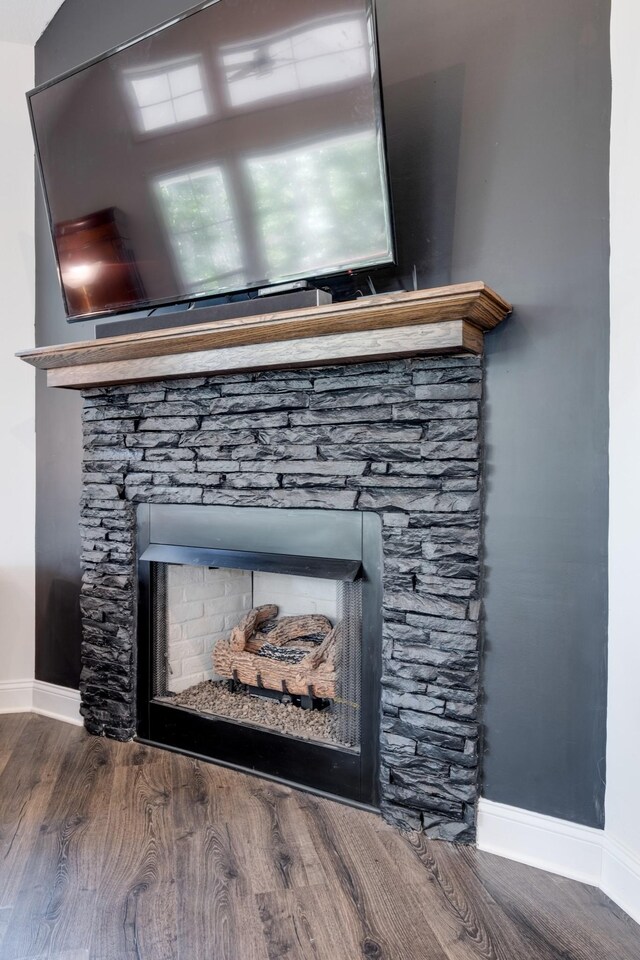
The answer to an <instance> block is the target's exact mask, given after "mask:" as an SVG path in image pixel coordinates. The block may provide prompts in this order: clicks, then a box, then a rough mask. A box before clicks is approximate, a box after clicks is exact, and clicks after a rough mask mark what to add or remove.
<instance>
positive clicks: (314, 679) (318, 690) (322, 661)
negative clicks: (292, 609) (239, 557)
mask: <svg viewBox="0 0 640 960" xmlns="http://www.w3.org/2000/svg"><path fill="white" fill-rule="evenodd" d="M338 632H339V628H338V626H337V625H336V626H332V625H331V621H330V620H328V619H327V617H324V616H321V615H319V614H310V615H308V616H300V617H280V618H279V619H278V607H277V606H276V605H275V604H265V605H264V606H261V607H254V608H253V610H250V611H249V613H247V615H246V616H245V617H243V618H242V620H241V621H240V623H238V625H237V626H236V627H234V628H233V630H232V631H231V635H230V637H229V639H228V640H219V641H218V642H217V643H216V645H215V647H214V650H213V667H214V670H215V671H216V673H217V674H218V676H220V677H224V678H225V679H228V680H229V681H231V682H232V683H234V684H243V685H246V686H248V687H255V688H259V689H264V690H272V691H274V692H277V693H281V694H285V695H286V694H288V695H290V696H295V697H298V696H299V697H304V698H310V699H311V700H312V701H318V700H335V698H336V647H337V641H338Z"/></svg>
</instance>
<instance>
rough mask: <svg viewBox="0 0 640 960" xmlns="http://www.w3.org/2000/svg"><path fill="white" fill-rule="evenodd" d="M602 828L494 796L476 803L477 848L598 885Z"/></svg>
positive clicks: (600, 871) (600, 866) (600, 872)
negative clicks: (517, 804)
mask: <svg viewBox="0 0 640 960" xmlns="http://www.w3.org/2000/svg"><path fill="white" fill-rule="evenodd" d="M603 838H604V832H603V831H602V830H596V829H595V828H594V827H583V826H581V825H580V824H577V823H570V822H569V821H568V820H558V819H556V818H555V817H547V816H544V815H543V814H541V813H532V812H531V811H530V810H521V809H519V808H518V807H510V806H507V804H504V803H495V802H494V801H493V800H485V799H484V798H481V799H480V802H479V805H478V839H477V845H478V849H479V850H484V851H485V852H486V853H495V854H497V856H499V857H506V858H507V859H508V860H516V861H518V863H526V864H529V866H531V867H538V868H539V869H540V870H548V871H549V872H550V873H557V874H559V875H560V876H562V877H569V878H570V879H571V880H579V881H580V882H581V883H589V884H591V885H592V886H594V887H597V886H600V878H601V875H602V848H603Z"/></svg>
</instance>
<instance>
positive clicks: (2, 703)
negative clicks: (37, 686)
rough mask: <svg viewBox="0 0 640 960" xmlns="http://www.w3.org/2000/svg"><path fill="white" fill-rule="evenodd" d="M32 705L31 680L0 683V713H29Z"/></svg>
mask: <svg viewBox="0 0 640 960" xmlns="http://www.w3.org/2000/svg"><path fill="white" fill-rule="evenodd" d="M32 705H33V680H7V681H3V682H2V683H0V713H30V712H31V707H32Z"/></svg>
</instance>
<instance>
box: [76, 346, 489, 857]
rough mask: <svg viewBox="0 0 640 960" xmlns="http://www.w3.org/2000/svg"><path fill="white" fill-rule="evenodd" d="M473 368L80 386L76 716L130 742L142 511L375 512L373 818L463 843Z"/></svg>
mask: <svg viewBox="0 0 640 960" xmlns="http://www.w3.org/2000/svg"><path fill="white" fill-rule="evenodd" d="M481 390H482V363H481V360H479V359H478V358H476V357H432V358H425V359H416V360H411V361H388V362H382V363H367V364H358V365H348V366H340V367H331V368H329V367H323V368H318V369H311V370H299V371H279V372H269V373H256V374H245V375H233V376H226V377H224V376H222V377H210V378H206V379H205V378H200V379H186V380H174V381H169V382H155V383H151V384H142V385H133V386H120V387H110V388H104V389H95V390H88V391H86V392H85V394H84V401H85V402H84V410H83V424H84V485H83V497H82V526H81V532H82V539H83V552H82V562H83V588H82V598H81V606H82V615H83V624H84V643H83V654H82V656H83V671H82V679H81V693H82V713H83V716H84V718H85V723H86V726H87V729H88V730H89V731H91V732H92V733H95V734H105V735H107V736H110V737H115V738H117V739H121V740H125V739H128V738H130V737H131V736H132V735H133V734H134V732H135V723H136V717H135V686H136V653H135V650H136V627H135V613H136V611H135V606H136V604H135V595H136V567H135V549H136V529H135V506H134V505H135V504H136V503H140V502H155V503H181V504H189V503H205V504H219V505H222V504H230V505H234V506H242V505H244V506H261V507H302V508H327V509H329V508H330V509H342V510H372V511H376V512H377V513H379V514H380V515H381V516H382V521H383V540H384V636H383V665H382V726H381V732H380V744H381V775H382V797H383V800H382V812H383V814H384V816H385V817H386V818H387V819H388V820H390V821H391V822H393V823H395V824H397V825H400V826H403V827H407V828H410V829H424V830H425V831H426V833H427V834H428V835H430V836H432V837H438V838H445V839H451V840H453V839H455V840H463V841H470V840H472V839H473V838H474V833H475V812H476V801H477V795H478V740H479V725H478V719H477V709H478V666H479V646H480V632H479V618H480V589H479V585H480V582H481V581H480V549H481V496H480V464H481V443H480V439H481V436H480V411H479V407H480V399H481Z"/></svg>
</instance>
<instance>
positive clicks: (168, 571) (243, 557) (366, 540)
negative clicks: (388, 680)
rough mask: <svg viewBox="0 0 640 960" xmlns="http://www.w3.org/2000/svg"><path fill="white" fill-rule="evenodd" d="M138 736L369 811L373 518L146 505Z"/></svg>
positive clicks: (375, 657) (378, 570)
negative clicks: (304, 788)
mask: <svg viewBox="0 0 640 960" xmlns="http://www.w3.org/2000/svg"><path fill="white" fill-rule="evenodd" d="M138 556H139V564H138V573H139V602H138V640H139V643H138V737H139V739H142V740H146V741H148V742H151V743H155V744H158V745H161V746H167V747H170V748H174V749H177V750H181V751H183V752H187V753H193V754H195V755H198V756H204V757H206V758H208V759H211V760H214V761H217V762H220V763H225V764H228V765H231V766H234V767H238V768H240V769H244V770H250V771H252V772H256V773H262V774H264V775H266V776H270V777H274V778H277V779H281V780H284V781H286V782H289V783H292V784H295V785H298V786H303V787H308V788H311V789H314V790H318V791H321V792H323V793H327V794H330V795H332V796H335V797H338V798H342V799H346V800H350V801H354V802H359V803H364V804H367V805H370V806H376V805H377V803H378V746H379V733H378V730H379V703H380V670H381V664H380V661H381V622H382V611H381V606H382V546H381V528H380V520H379V518H378V517H377V516H376V515H375V514H368V513H364V512H362V513H359V512H355V511H353V512H345V511H332V510H322V511H316V510H282V509H268V508H238V507H217V506H183V505H175V506H174V505H158V504H144V505H141V506H140V507H139V510H138Z"/></svg>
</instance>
